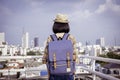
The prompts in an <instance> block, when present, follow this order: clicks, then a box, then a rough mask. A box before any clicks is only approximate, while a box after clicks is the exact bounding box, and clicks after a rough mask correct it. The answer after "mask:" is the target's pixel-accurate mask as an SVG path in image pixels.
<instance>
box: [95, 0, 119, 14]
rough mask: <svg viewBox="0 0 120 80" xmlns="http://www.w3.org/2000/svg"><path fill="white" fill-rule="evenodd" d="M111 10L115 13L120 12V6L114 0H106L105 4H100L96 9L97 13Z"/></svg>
mask: <svg viewBox="0 0 120 80" xmlns="http://www.w3.org/2000/svg"><path fill="white" fill-rule="evenodd" d="M107 10H110V11H113V12H115V13H118V14H119V13H120V6H119V5H117V4H114V3H113V0H106V3H105V4H102V5H99V7H98V9H97V10H96V11H95V13H97V14H101V13H104V12H105V11H107Z"/></svg>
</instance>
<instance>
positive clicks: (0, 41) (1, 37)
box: [0, 32, 5, 45]
mask: <svg viewBox="0 0 120 80" xmlns="http://www.w3.org/2000/svg"><path fill="white" fill-rule="evenodd" d="M3 42H5V33H4V32H2V33H0V45H2V44H3Z"/></svg>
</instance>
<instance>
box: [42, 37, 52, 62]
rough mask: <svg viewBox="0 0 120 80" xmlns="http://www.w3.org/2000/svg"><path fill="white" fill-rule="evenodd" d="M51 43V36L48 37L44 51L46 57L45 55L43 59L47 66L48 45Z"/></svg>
mask: <svg viewBox="0 0 120 80" xmlns="http://www.w3.org/2000/svg"><path fill="white" fill-rule="evenodd" d="M50 41H51V38H50V36H49V37H48V39H47V41H46V44H45V49H44V55H43V58H42V63H43V64H46V63H47V58H48V50H47V49H48V43H49V42H50Z"/></svg>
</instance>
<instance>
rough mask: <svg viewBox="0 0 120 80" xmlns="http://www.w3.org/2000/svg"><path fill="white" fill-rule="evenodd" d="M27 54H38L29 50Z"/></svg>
mask: <svg viewBox="0 0 120 80" xmlns="http://www.w3.org/2000/svg"><path fill="white" fill-rule="evenodd" d="M27 55H36V54H35V52H34V51H29V52H27Z"/></svg>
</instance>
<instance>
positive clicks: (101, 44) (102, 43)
mask: <svg viewBox="0 0 120 80" xmlns="http://www.w3.org/2000/svg"><path fill="white" fill-rule="evenodd" d="M96 45H100V46H102V47H104V46H105V39H104V38H103V37H101V38H100V39H97V40H96Z"/></svg>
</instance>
